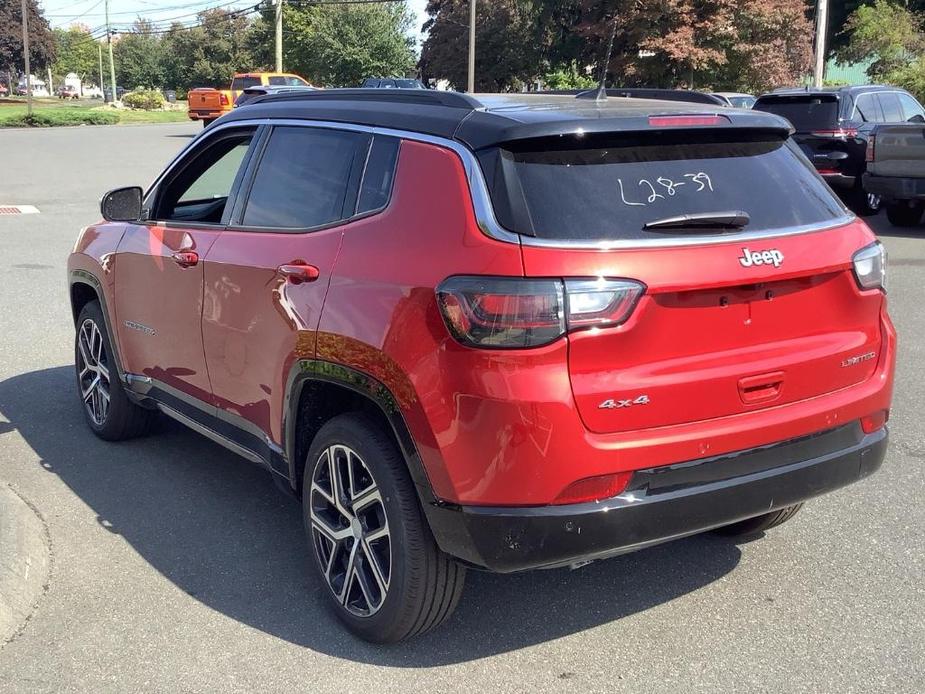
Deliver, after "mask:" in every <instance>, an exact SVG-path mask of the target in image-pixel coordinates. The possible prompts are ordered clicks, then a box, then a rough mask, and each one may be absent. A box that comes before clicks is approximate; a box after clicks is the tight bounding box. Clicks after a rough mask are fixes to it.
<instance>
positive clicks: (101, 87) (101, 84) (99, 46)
mask: <svg viewBox="0 0 925 694" xmlns="http://www.w3.org/2000/svg"><path fill="white" fill-rule="evenodd" d="M96 47H97V48H98V49H99V54H100V94H102V92H103V44H101V43H99V42H97V44H96Z"/></svg>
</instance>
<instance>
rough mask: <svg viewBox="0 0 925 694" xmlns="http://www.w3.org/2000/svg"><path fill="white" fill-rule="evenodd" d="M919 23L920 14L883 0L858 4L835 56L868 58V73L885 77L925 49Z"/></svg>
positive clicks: (853, 60)
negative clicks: (870, 3)
mask: <svg viewBox="0 0 925 694" xmlns="http://www.w3.org/2000/svg"><path fill="white" fill-rule="evenodd" d="M922 23H923V17H922V16H921V15H919V14H917V13H915V12H912V11H911V10H909V9H907V8H906V7H904V6H902V5H898V4H896V3H894V2H888V1H887V0H876V2H875V3H874V4H873V5H863V6H861V7H858V9H857V10H855V11H854V12H853V13H852V14H851V16H850V17H848V21H847V23H846V24H845V30H844V33H845V34H846V35H847V37H848V41H847V43H846V44H845V45H844V46H843V47H842V48H840V49H839V50H838V53H837V57H838V60H839V61H840V62H843V63H857V62H860V61H863V60H871V59H872V60H873V62H872V63H871V65H870V67H869V68H868V69H867V74H868V76H870V77H871V79H874V80H883V79H887V78H888V76H889V75H890V74H891V73H893V72H895V71H897V70H899V69H901V68H904V67H906V66H907V65H908V64H909V63H910V62H912V60H913V59H914V57H915V56H917V55H919V54H921V53H922V51H923V49H925V38H923V35H922Z"/></svg>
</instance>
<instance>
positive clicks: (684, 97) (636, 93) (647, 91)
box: [528, 87, 726, 106]
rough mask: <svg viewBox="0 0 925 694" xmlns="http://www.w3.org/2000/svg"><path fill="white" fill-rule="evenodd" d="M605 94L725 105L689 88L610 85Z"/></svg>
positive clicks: (573, 92) (578, 93) (569, 92)
mask: <svg viewBox="0 0 925 694" xmlns="http://www.w3.org/2000/svg"><path fill="white" fill-rule="evenodd" d="M605 91H606V92H607V96H609V97H610V96H622V97H624V98H632V99H661V100H662V101H687V102H689V103H693V104H711V105H713V106H725V105H726V104H725V103H724V102H723V100H722V99H720V98H718V97H715V96H713V95H712V94H705V93H704V92H695V91H693V90H690V89H659V88H656V87H610V88H608V89H607V90H605ZM596 93H597V89H550V90H546V91H539V92H528V94H560V95H564V96H574V97H577V98H582V99H587V98H591V96H592V95H594V94H596Z"/></svg>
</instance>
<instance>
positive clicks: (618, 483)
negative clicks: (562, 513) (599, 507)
mask: <svg viewBox="0 0 925 694" xmlns="http://www.w3.org/2000/svg"><path fill="white" fill-rule="evenodd" d="M632 476H633V473H632V472H615V473H613V474H610V475H598V476H597V477H585V478H584V479H581V480H577V481H576V482H572V483H571V484H570V485H569V486H567V487H566V488H565V489H563V490H562V491H561V492H559V496H557V497H556V498H555V499H554V500H553V502H552V503H553V504H554V505H560V504H580V503H582V502H586V501H600V500H601V499H609V498H610V497H612V496H616V495H617V494H619V493H620V492H622V491H623V490H624V489H626V485H628V484H629V481H630V478H631V477H632Z"/></svg>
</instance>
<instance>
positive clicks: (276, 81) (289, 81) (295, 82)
mask: <svg viewBox="0 0 925 694" xmlns="http://www.w3.org/2000/svg"><path fill="white" fill-rule="evenodd" d="M267 82H269V83H270V84H272V85H276V86H282V87H304V86H307V84H308V83H307V82H305V80H301V79H299V78H298V77H293V76H291V75H273V76H271V77H268V78H267Z"/></svg>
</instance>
